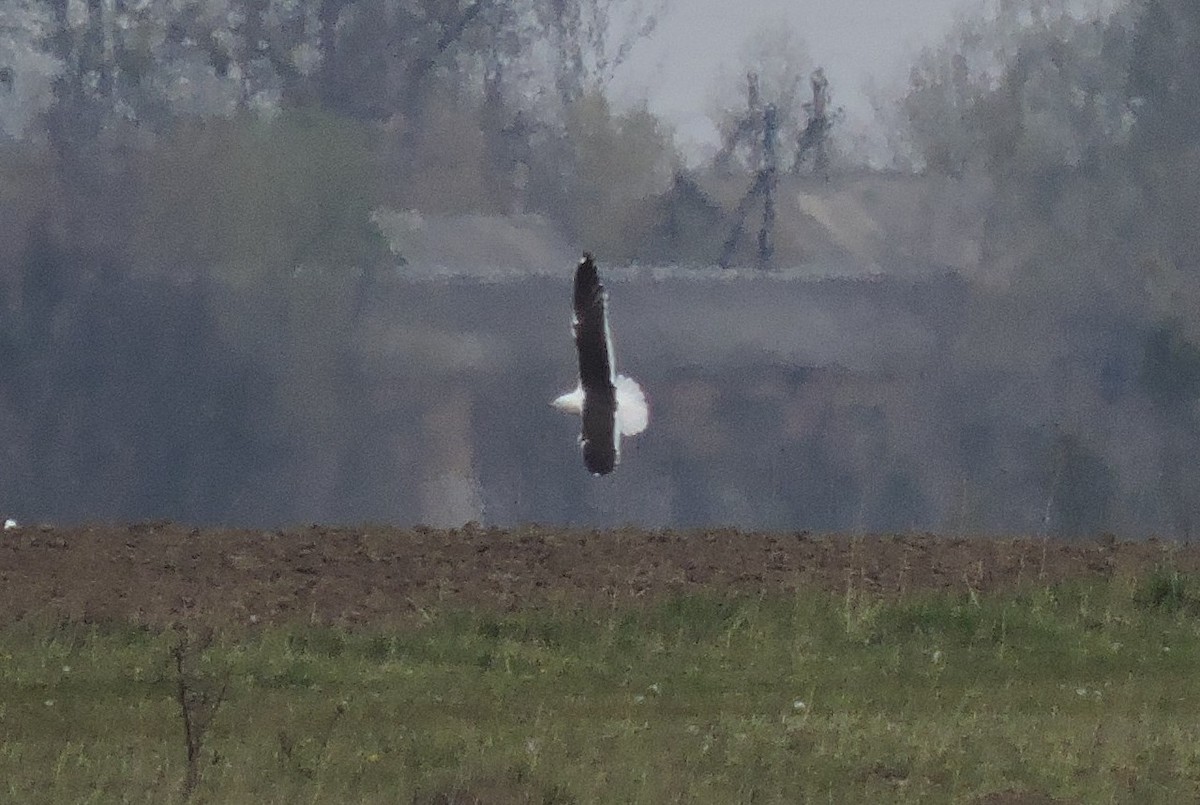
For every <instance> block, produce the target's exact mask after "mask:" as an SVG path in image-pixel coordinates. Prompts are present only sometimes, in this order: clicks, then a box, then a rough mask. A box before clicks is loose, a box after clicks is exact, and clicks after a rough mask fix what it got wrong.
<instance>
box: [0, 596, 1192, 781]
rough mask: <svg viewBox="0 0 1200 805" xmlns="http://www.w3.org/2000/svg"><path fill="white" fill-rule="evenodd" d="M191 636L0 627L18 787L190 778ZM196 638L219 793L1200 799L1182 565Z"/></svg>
mask: <svg viewBox="0 0 1200 805" xmlns="http://www.w3.org/2000/svg"><path fill="white" fill-rule="evenodd" d="M178 639H179V638H178V634H177V633H175V632H172V631H166V632H152V631H148V630H145V629H141V628H138V627H135V626H132V625H128V624H118V623H110V624H102V625H78V624H65V625H64V624H59V625H46V624H40V625H35V624H32V623H30V622H28V621H26V622H22V623H20V624H18V625H16V626H10V627H8V628H6V629H5V630H3V631H2V632H0V800H3V801H7V802H20V803H34V802H53V803H65V802H112V801H128V802H154V803H162V802H177V801H181V800H182V799H183V795H182V786H183V780H184V775H185V768H186V765H187V764H186V761H185V743H184V740H183V726H182V724H183V722H182V719H181V716H180V706H179V702H178V699H177V679H178V674H177V672H176V668H175V665H174V664H173V657H172V651H171V649H172V646H173V645H174V644H175V643H176V641H177V640H178ZM194 659H195V661H196V662H195V670H194V671H192V672H191V676H190V679H191V684H192V686H193V687H194V688H195V689H196V690H198V691H201V692H203V691H205V690H213V689H215V687H216V686H218V685H219V683H220V682H221V681H222V680H227V682H228V687H227V699H226V701H225V703H224V705H223V706H222V707H221V708H220V709H219V710H218V711H217V712H216V715H215V718H214V719H213V721H212V726H211V730H210V732H209V734H208V735H207V738H206V741H205V745H204V750H203V753H202V756H201V767H200V771H201V777H200V781H199V784H198V786H197V788H196V790H195V794H194V799H195V800H196V801H203V802H235V803H236V802H246V803H252V802H253V803H257V802H264V803H265V802H277V803H294V802H410V801H413V800H414V799H416V800H417V801H431V802H447V801H474V800H471V799H469V798H462V797H465V796H466V795H468V794H469V795H474V796H477V797H478V798H479V801H484V802H538V803H567V802H580V803H585V802H645V803H661V802H712V803H728V802H823V803H824V802H828V803H844V802H914V803H915V802H920V803H933V802H971V801H973V800H975V799H977V798H983V797H984V796H985V795H988V794H994V793H996V792H1009V793H1010V794H1011V795H1012V797H1014V798H1011V799H1004V800H1003V801H1006V802H1021V801H1029V802H1033V801H1046V800H1034V799H1027V800H1022V799H1021V798H1020V797H1019V796H1018V794H1019V793H1020V792H1026V793H1028V794H1030V795H1033V794H1043V795H1048V796H1052V797H1056V798H1061V799H1062V800H1065V801H1077V802H1085V803H1105V802H1130V803H1133V802H1137V803H1144V802H1170V803H1179V802H1195V801H1200V673H1197V671H1198V669H1200V585H1194V584H1193V583H1192V582H1191V581H1190V580H1189V579H1187V578H1181V577H1179V576H1175V575H1172V574H1169V573H1160V574H1158V575H1156V576H1153V577H1151V578H1143V579H1114V580H1112V581H1097V582H1091V583H1086V584H1082V585H1078V584H1076V585H1071V586H1066V587H1058V588H1039V589H1032V590H1027V591H1024V592H1019V593H1018V592H1010V593H1005V594H997V595H994V596H988V597H983V598H978V597H975V596H966V597H961V598H957V597H946V596H936V597H920V598H912V599H908V600H903V601H899V602H896V601H891V602H888V601H883V600H876V599H868V598H865V597H862V596H859V595H855V594H854V593H853V591H851V593H850V594H848V595H844V596H833V597H831V596H828V595H825V594H818V593H813V594H811V595H809V594H804V595H801V596H799V597H796V598H791V599H778V598H777V599H758V598H755V599H745V598H742V599H734V600H721V599H718V598H696V597H691V598H684V599H676V600H672V601H668V602H666V603H662V604H658V605H655V606H653V607H650V608H645V609H628V608H625V609H607V610H603V611H594V610H593V611H579V610H574V611H565V610H564V611H549V610H545V609H543V610H539V611H531V612H517V613H513V614H505V615H497V614H494V613H478V612H475V613H473V612H461V611H460V612H439V613H430V614H429V618H428V620H427V622H426V623H425V624H424V625H423V626H420V627H418V628H411V627H408V628H405V629H394V630H389V629H384V628H380V627H373V628H367V629H362V628H360V629H357V630H355V631H340V630H334V629H330V628H327V627H321V628H317V627H311V628H305V627H300V626H289V627H275V628H270V629H263V630H260V631H246V630H240V631H239V632H238V633H236V634H235V633H232V632H218V634H217V639H216V642H215V643H214V644H213V645H212V646H211V647H210V648H209V649H208V650H207V651H205V652H203V653H202V654H197V655H196V656H195V658H194ZM455 795H457V796H459V797H460V799H459V800H454V799H453V796H455ZM990 801H1001V800H1000V799H993V800H990Z"/></svg>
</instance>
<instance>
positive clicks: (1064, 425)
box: [0, 0, 1200, 538]
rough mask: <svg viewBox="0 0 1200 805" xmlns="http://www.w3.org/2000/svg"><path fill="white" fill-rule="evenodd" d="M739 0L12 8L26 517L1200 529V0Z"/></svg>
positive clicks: (13, 287)
mask: <svg viewBox="0 0 1200 805" xmlns="http://www.w3.org/2000/svg"><path fill="white" fill-rule="evenodd" d="M717 5H718V4H713V3H702V2H696V3H694V4H685V3H683V2H682V0H676V2H674V3H656V2H638V1H637V0H625V1H624V2H622V1H621V0H565V1H564V0H521V2H517V3H499V2H491V0H409V1H407V2H401V0H209V2H202V3H190V2H189V3H180V2H174V1H173V0H13V1H12V2H9V3H6V4H3V5H0V313H2V315H0V436H2V440H0V450H2V453H0V455H2V456H3V465H2V466H3V470H2V471H0V509H2V510H3V513H4V515H5V516H12V517H16V518H17V519H19V520H22V521H41V520H46V521H58V522H62V521H78V520H96V519H106V520H113V519H120V520H124V519H143V518H172V519H178V520H184V521H190V522H194V523H198V524H208V523H219V524H255V525H282V524H288V523H297V522H305V521H314V522H315V521H320V522H355V521H362V520H380V521H387V522H394V523H417V522H425V523H430V524H438V525H453V524H458V523H462V522H465V521H468V520H478V521H480V522H484V523H494V524H499V525H507V524H513V523H519V522H527V521H541V522H549V523H572V524H591V525H597V526H605V525H619V524H625V523H632V524H638V525H645V526H717V525H736V526H743V527H764V528H787V529H813V530H832V529H841V530H862V531H866V530H870V531H879V530H911V529H920V530H935V531H939V532H955V533H992V534H999V533H1014V532H1020V533H1047V534H1059V535H1064V536H1080V535H1087V534H1096V533H1100V532H1104V531H1113V532H1116V533H1120V534H1122V535H1125V536H1143V535H1150V534H1159V535H1163V536H1170V537H1177V538H1190V536H1191V534H1192V531H1193V529H1194V528H1195V527H1196V523H1197V522H1198V521H1197V516H1198V515H1200V469H1198V468H1197V465H1196V462H1195V460H1194V456H1195V455H1196V450H1197V447H1200V420H1198V418H1197V407H1196V406H1197V399H1198V398H1200V312H1198V311H1200V308H1198V303H1200V282H1198V277H1197V267H1198V266H1197V262H1198V261H1200V234H1198V229H1197V227H1196V225H1195V222H1196V221H1197V220H1198V219H1200V190H1197V188H1198V187H1200V5H1197V4H1195V3H1194V2H1192V0H1129V1H1128V2H1108V3H1103V4H1096V3H1082V2H1076V3H1071V2H1065V0H998V2H993V3H979V4H972V3H969V2H964V3H960V4H953V3H949V2H945V3H934V2H932V0H930V2H927V3H913V4H911V11H910V12H907V13H906V14H905V15H904V16H903V17H902V18H900V19H899V20H897V19H896V14H897V13H899V12H895V11H880V12H874V11H873V10H872V9H870V8H868V7H866V6H859V5H856V4H854V3H841V4H836V6H835V5H833V4H827V3H816V2H813V3H795V4H787V5H782V4H772V3H767V2H764V3H762V4H753V3H752V4H747V7H748V9H750V10H749V11H748V12H747V13H745V14H743V15H741V16H739V17H738V22H736V24H735V23H733V22H730V21H728V20H725V21H722V20H721V19H720V18H719V17H718V16H717V15H719V14H720V13H721V12H722V10H721V9H720V8H718V7H717ZM709 6H712V7H711V8H709ZM776 6H778V7H776ZM951 6H953V7H954V9H953V12H952V10H951ZM856 15H857V16H856ZM681 43H682V45H681ZM714 43H715V44H714ZM881 43H886V46H885V44H881ZM706 53H707V54H710V57H709V58H707V60H706V61H705V64H704V65H703V68H702V67H701V66H699V62H698V61H697V59H698V57H700V56H703V55H704V54H706ZM856 54H862V55H861V57H860V56H858V55H856ZM689 65H696V66H695V67H694V68H693V67H690V66H689ZM817 67H822V68H824V70H825V75H826V76H827V77H828V81H829V93H830V99H831V109H830V118H829V121H830V125H829V129H828V135H827V140H826V141H825V146H826V147H827V153H826V154H825V157H826V158H825V160H824V162H823V163H821V164H816V163H814V161H813V159H812V158H811V157H805V156H804V155H803V154H802V153H801V149H800V148H799V146H798V143H799V142H800V141H801V139H802V137H803V132H804V131H805V130H806V124H808V125H810V126H811V121H812V119H813V115H814V111H813V104H812V99H811V91H810V84H809V81H810V76H811V73H812V71H813V70H814V69H816V68H817ZM751 71H752V72H754V73H755V74H756V75H757V76H758V78H759V82H760V87H761V92H762V100H763V102H764V103H772V104H774V105H775V106H776V108H777V110H778V112H779V121H780V123H779V130H778V133H779V141H778V164H777V166H774V165H773V167H777V172H776V173H777V176H776V178H777V186H776V192H775V196H774V205H775V210H774V214H775V223H774V232H773V237H774V251H773V253H771V255H770V259H769V260H767V261H764V260H762V259H761V255H756V253H755V250H754V239H755V233H756V231H757V229H758V227H759V226H760V220H761V211H760V208H759V207H750V208H749V209H750V212H749V214H748V216H747V218H746V236H745V237H744V238H743V239H742V241H741V242H740V245H738V246H737V248H736V249H734V250H733V251H732V260H731V261H730V267H729V268H728V269H720V268H717V263H718V261H719V257H720V255H721V254H722V250H723V245H724V244H725V242H726V240H727V237H728V235H729V233H731V232H732V231H733V229H734V226H735V224H736V222H737V218H738V215H737V212H738V204H739V201H740V200H744V199H745V198H746V195H745V194H746V191H747V190H748V189H749V188H750V187H751V185H752V182H753V181H754V177H755V175H756V173H755V172H756V171H759V170H761V168H762V165H763V164H764V163H763V162H762V159H763V157H762V153H761V151H762V149H761V148H760V147H759V146H758V145H757V144H756V142H754V141H738V140H736V139H733V138H734V134H735V133H736V132H737V131H738V125H739V121H741V120H745V119H747V118H746V116H747V115H748V114H750V113H751V111H752V110H750V109H749V104H748V97H747V79H746V73H747V72H751ZM723 143H730V144H731V147H730V148H729V149H727V153H726V154H725V155H724V156H725V159H724V161H722V160H720V159H717V158H716V157H717V152H718V150H719V149H720V148H721V146H722V144H723ZM772 175H776V174H772ZM585 248H586V249H589V250H591V251H593V252H595V253H596V254H597V257H598V259H599V262H600V266H601V272H602V278H603V280H604V281H605V284H606V285H607V286H608V288H609V291H610V296H611V317H612V323H613V329H614V338H615V342H616V344H615V348H616V352H617V361H618V367H619V369H620V370H621V371H622V372H625V373H627V374H630V375H632V376H633V377H635V378H636V379H637V380H639V382H640V383H641V384H642V386H643V387H644V388H645V390H646V393H647V396H648V398H649V402H650V406H651V419H650V427H649V429H648V430H647V431H646V432H645V433H644V434H642V435H641V436H639V437H635V438H631V439H626V440H624V442H623V445H622V463H621V465H620V466H619V468H618V470H617V472H616V473H614V474H613V475H612V476H609V477H606V478H602V479H595V478H592V477H590V476H588V475H587V473H586V472H585V471H584V469H583V466H582V461H581V458H580V455H579V450H578V447H577V444H576V439H577V435H578V426H579V423H578V420H577V418H573V417H568V416H565V415H563V414H561V413H559V412H557V411H555V410H554V409H552V408H551V407H550V405H549V402H550V400H551V399H553V397H555V396H556V395H557V394H559V393H561V392H563V391H566V390H569V388H571V387H572V386H573V385H574V382H575V375H576V365H575V360H576V357H575V350H574V345H573V343H572V341H571V335H570V305H569V301H570V297H569V289H570V277H571V271H572V270H573V266H574V263H575V261H576V260H577V259H578V254H579V252H580V251H581V250H583V249H585Z"/></svg>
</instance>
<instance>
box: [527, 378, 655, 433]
mask: <svg viewBox="0 0 1200 805" xmlns="http://www.w3.org/2000/svg"><path fill="white" fill-rule="evenodd" d="M613 385H614V386H615V387H616V389H617V429H618V430H619V431H620V433H621V435H622V436H636V435H638V434H639V433H641V432H642V431H644V430H645V429H646V426H647V425H648V424H650V406H649V405H647V404H646V394H645V392H643V391H642V387H641V386H639V385H638V382H637V381H636V380H634V379H633V378H632V377H626V376H625V375H617V377H616V380H615V382H614V383H613ZM551 405H553V406H554V407H555V408H557V409H559V410H560V411H565V412H567V413H568V414H575V415H576V416H582V415H583V386H576V387H575V390H574V391H568V392H567V393H566V394H563V395H560V396H558V397H555V398H554V400H553V402H551Z"/></svg>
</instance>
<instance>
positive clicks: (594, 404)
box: [579, 391, 620, 475]
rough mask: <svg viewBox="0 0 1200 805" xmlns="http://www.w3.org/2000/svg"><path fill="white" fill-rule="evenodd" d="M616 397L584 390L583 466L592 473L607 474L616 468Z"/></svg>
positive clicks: (581, 434) (580, 437)
mask: <svg viewBox="0 0 1200 805" xmlns="http://www.w3.org/2000/svg"><path fill="white" fill-rule="evenodd" d="M616 414H617V398H616V395H615V394H612V393H605V392H603V391H595V392H588V391H585V392H584V396H583V430H582V432H581V433H580V436H579V440H580V442H581V446H582V447H583V465H584V466H585V467H587V470H588V472H590V473H592V474H593V475H607V474H608V473H610V472H612V471H613V470H614V469H616V466H617V453H618V450H619V447H618V439H620V436H618V435H617V417H616Z"/></svg>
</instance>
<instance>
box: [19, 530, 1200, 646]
mask: <svg viewBox="0 0 1200 805" xmlns="http://www.w3.org/2000/svg"><path fill="white" fill-rule="evenodd" d="M1164 565H1165V566H1170V567H1172V568H1175V569H1178V570H1180V571H1182V572H1196V571H1197V570H1200V546H1196V545H1184V544H1180V543H1174V542H1163V541H1158V540H1150V541H1145V542H1126V541H1120V540H1117V539H1115V538H1112V537H1104V538H1100V539H1095V540H1085V541H1073V542H1061V541H1055V540H1043V539H1039V538H1005V539H996V538H987V537H974V538H967V537H951V536H936V535H931V534H896V535H865V536H853V535H845V534H830V535H821V534H811V533H808V532H795V533H745V532H739V531H736V530H732V529H713V530H706V531H649V530H641V529H636V528H622V529H612V530H604V531H600V530H589V529H578V528H561V527H553V526H536V525H534V526H525V527H521V528H514V529H499V528H491V527H481V526H475V525H468V526H467V527H464V528H461V529H452V530H436V529H428V528H420V527H418V528H397V527H392V526H384V525H363V526H357V527H326V526H317V525H313V526H307V527H300V528H290V529H282V530H247V529H198V528H192V527H189V526H187V525H182V524H177V523H170V522H151V523H134V524H111V525H99V524H97V525H84V526H77V527H70V528H55V527H47V526H39V527H22V528H18V529H14V530H11V531H6V532H3V533H2V534H0V624H7V623H13V622H15V621H19V620H21V619H25V618H50V619H53V620H69V621H82V622H104V621H109V620H127V621H132V622H136V623H145V624H148V625H165V624H168V623H171V622H175V621H177V620H180V619H199V620H203V621H207V622H213V623H219V624H229V625H232V624H244V625H255V624H267V623H282V622H304V623H328V624H386V623H391V622H413V621H419V620H420V619H421V618H422V617H424V613H428V612H429V611H432V610H439V609H445V608H459V607H462V608H482V609H487V610H494V611H510V610H514V609H517V608H520V607H525V606H547V605H549V606H561V607H572V606H595V605H606V604H612V603H620V602H639V601H645V602H651V601H655V600H661V599H662V598H664V597H666V596H670V595H675V594H680V593H689V592H690V593H725V592H729V593H743V594H771V593H787V592H790V591H794V590H797V589H802V588H805V587H813V588H819V589H824V590H828V591H831V592H839V593H841V592H846V591H847V590H850V591H854V592H861V593H865V594H871V595H880V596H885V597H888V596H894V595H902V594H906V593H909V592H919V591H951V592H959V593H963V594H967V593H970V592H972V591H973V592H975V593H977V594H982V593H987V592H991V591H994V590H1000V589H1009V588H1014V587H1017V586H1020V585H1045V584H1051V583H1056V582H1061V581H1064V580H1070V579H1086V578H1104V577H1109V576H1112V575H1114V574H1129V575H1137V574H1144V573H1149V572H1151V571H1152V570H1153V569H1154V568H1156V567H1159V566H1164Z"/></svg>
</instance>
